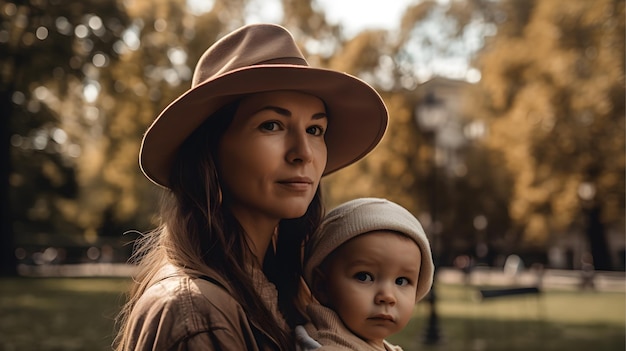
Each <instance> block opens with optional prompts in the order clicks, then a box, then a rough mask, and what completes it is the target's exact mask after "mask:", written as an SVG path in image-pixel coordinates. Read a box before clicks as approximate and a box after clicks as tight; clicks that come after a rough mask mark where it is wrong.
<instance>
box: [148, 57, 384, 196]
mask: <svg viewBox="0 0 626 351" xmlns="http://www.w3.org/2000/svg"><path fill="white" fill-rule="evenodd" d="M276 90H296V91H301V92H304V93H308V94H311V95H314V96H317V97H319V98H320V99H322V100H323V101H324V102H325V104H326V108H327V111H326V112H327V114H328V130H327V132H326V136H325V140H326V146H327V149H328V160H327V164H326V168H325V170H324V175H328V174H330V173H332V172H335V171H337V170H339V169H341V168H343V167H345V166H348V165H350V164H352V163H354V162H356V161H358V160H360V159H361V158H363V157H364V156H365V155H366V154H367V153H369V152H370V151H371V150H372V149H373V148H374V147H375V146H376V145H377V144H378V143H379V141H380V140H381V139H382V137H383V135H384V133H385V130H386V128H387V122H388V115H387V109H386V107H385V104H384V102H383V100H382V98H381V97H380V95H379V94H378V93H377V92H376V91H375V90H374V89H373V88H372V87H371V86H369V85H368V84H367V83H365V82H364V81H362V80H360V79H358V78H356V77H354V76H351V75H349V74H346V73H341V72H337V71H332V70H327V69H322V68H313V67H309V66H298V65H274V64H271V65H257V66H252V67H246V68H242V69H239V70H234V71H230V72H228V73H226V74H223V75H221V76H218V77H216V78H214V79H211V80H209V81H207V82H204V83H202V84H198V85H197V86H196V87H194V88H192V89H190V90H188V91H187V92H185V93H184V94H183V95H181V96H180V97H179V98H178V99H176V100H175V101H174V102H172V103H171V104H170V105H169V106H167V107H166V108H165V109H164V110H163V111H162V112H161V114H160V115H159V116H158V117H157V118H156V120H155V121H154V122H153V123H152V125H151V126H150V127H149V128H148V130H147V132H146V133H145V135H144V138H143V141H142V144H141V150H140V155H139V163H140V166H141V169H142V171H143V173H144V174H145V175H146V177H147V178H148V179H150V180H151V181H152V182H154V183H156V184H158V185H161V186H164V187H168V179H169V174H170V169H171V166H172V163H173V161H174V158H175V157H176V153H177V151H178V149H179V148H180V146H181V145H182V144H183V142H184V141H185V139H186V138H187V137H188V136H189V135H191V133H192V132H193V131H194V130H195V129H196V128H198V127H199V126H200V125H201V124H202V122H204V121H205V120H206V119H207V118H208V117H210V116H211V114H213V113H214V112H215V111H217V110H218V109H219V108H220V107H222V106H224V105H225V104H227V103H228V102H230V101H233V100H234V99H235V98H236V97H238V96H242V95H247V94H251V93H258V92H266V91H276Z"/></svg>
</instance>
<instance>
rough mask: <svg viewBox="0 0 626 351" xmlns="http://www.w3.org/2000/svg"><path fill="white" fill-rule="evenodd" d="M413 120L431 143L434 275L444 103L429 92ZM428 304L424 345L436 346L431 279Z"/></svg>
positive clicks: (438, 337) (437, 335)
mask: <svg viewBox="0 0 626 351" xmlns="http://www.w3.org/2000/svg"><path fill="white" fill-rule="evenodd" d="M415 112H416V113H415V119H416V122H417V124H418V125H419V127H420V130H422V131H423V132H424V133H425V135H427V136H428V138H429V141H430V142H431V145H432V148H433V153H432V163H431V167H432V172H431V175H432V185H431V193H430V217H431V220H430V227H429V232H430V234H431V240H432V246H433V262H434V264H435V275H436V272H437V268H438V266H439V244H438V242H437V241H438V235H437V232H438V231H439V229H440V228H439V225H438V218H437V154H436V153H437V147H438V145H437V144H438V143H437V134H438V133H439V132H440V130H441V128H442V127H443V126H444V124H445V123H446V120H447V118H448V112H447V110H446V106H445V104H444V102H443V101H442V100H440V99H438V98H437V97H436V96H435V94H434V93H433V92H429V93H428V94H427V95H426V96H425V98H424V99H423V101H421V103H420V104H419V106H418V107H417V109H416V111H415ZM428 302H429V304H430V315H429V318H428V326H427V329H426V333H425V335H424V343H425V344H430V345H432V344H438V343H439V342H440V341H441V331H440V328H439V316H438V315H437V306H436V305H437V295H436V292H435V280H434V277H433V286H432V288H431V290H430V294H429V297H428Z"/></svg>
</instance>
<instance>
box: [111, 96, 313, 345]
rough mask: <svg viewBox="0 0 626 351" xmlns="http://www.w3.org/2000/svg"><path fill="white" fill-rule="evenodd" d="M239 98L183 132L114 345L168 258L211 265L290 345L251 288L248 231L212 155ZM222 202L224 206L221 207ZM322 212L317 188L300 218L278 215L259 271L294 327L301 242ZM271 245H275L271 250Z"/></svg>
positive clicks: (139, 246) (252, 314) (138, 252)
mask: <svg viewBox="0 0 626 351" xmlns="http://www.w3.org/2000/svg"><path fill="white" fill-rule="evenodd" d="M237 106H238V103H237V102H235V103H231V104H229V105H226V106H225V107H223V108H222V109H220V110H219V111H217V112H216V113H215V114H213V115H212V116H211V117H210V118H208V119H207V120H206V121H205V122H204V123H203V124H202V125H201V126H200V127H199V128H198V129H196V130H195V131H194V133H193V134H192V135H191V136H189V137H188V138H187V140H186V141H185V142H184V144H183V145H182V146H181V148H180V150H179V151H178V154H177V158H176V161H175V163H174V166H173V169H172V172H171V175H170V179H169V184H170V189H171V191H166V192H165V194H164V199H163V202H162V208H161V224H160V225H159V227H158V228H156V229H155V230H154V231H152V232H149V233H148V234H146V235H145V236H143V237H142V238H141V239H140V240H138V241H137V242H136V243H135V252H134V254H133V257H132V259H133V260H136V261H137V262H138V263H139V272H138V274H137V278H136V282H137V283H136V284H135V285H134V286H133V289H132V290H131V292H130V296H129V299H128V302H127V303H126V305H125V306H124V307H123V309H122V312H121V313H120V316H119V318H118V323H119V325H120V333H119V335H118V336H117V338H116V341H115V344H116V348H117V349H118V350H122V349H123V348H124V346H125V345H127V344H128V342H129V339H128V338H129V337H130V330H129V327H130V326H129V325H128V324H127V322H128V317H129V315H130V313H131V310H132V309H133V307H134V305H135V303H136V302H137V300H138V299H139V297H140V296H141V294H142V293H143V292H144V291H145V290H146V289H147V288H148V287H149V286H150V285H151V284H152V282H151V281H152V280H153V278H154V277H155V275H156V274H157V272H158V271H159V269H160V268H161V267H163V266H164V265H165V264H168V263H171V264H174V265H176V266H178V267H185V268H191V269H195V270H198V271H200V272H202V271H205V270H206V268H207V267H210V268H211V269H213V270H214V271H217V272H218V273H219V274H221V275H223V276H224V277H225V278H226V279H227V280H228V281H229V283H230V284H232V287H233V290H234V293H235V294H236V296H234V297H235V299H237V301H238V302H239V303H240V304H241V305H242V306H243V309H244V310H245V311H246V313H247V315H248V318H249V319H250V320H252V321H255V322H257V323H256V324H258V325H263V326H264V327H265V328H266V329H267V332H268V333H270V334H271V335H272V337H273V338H275V339H276V340H277V341H278V342H279V344H280V347H281V349H291V348H292V346H293V344H294V341H293V339H292V336H291V332H290V331H288V330H283V329H282V328H281V327H280V326H279V324H278V323H268V321H273V320H275V318H274V317H273V315H272V314H271V312H270V311H269V309H268V308H267V307H266V306H265V305H264V303H263V301H262V300H261V298H260V297H259V295H258V294H257V293H256V291H255V289H254V286H253V282H252V279H251V275H250V273H249V267H250V265H251V264H252V262H254V260H255V259H254V255H253V253H252V251H251V249H250V247H249V246H248V244H247V240H246V238H245V232H244V229H243V228H242V226H241V225H240V224H239V222H238V221H237V220H236V219H235V217H234V216H233V214H232V212H231V211H230V209H229V207H228V206H227V204H228V195H227V194H224V193H222V189H221V185H220V181H219V177H218V171H217V168H216V159H215V155H216V154H217V147H218V144H219V141H220V138H221V136H222V135H223V134H224V132H225V130H226V129H227V128H228V126H229V124H230V122H231V121H232V119H233V116H234V113H235V111H236V109H237ZM225 204H226V206H225ZM322 216H323V205H322V199H321V192H320V189H317V192H316V194H315V196H314V198H313V201H312V202H311V204H310V205H309V208H308V209H307V212H306V213H305V215H304V216H302V217H300V218H296V219H285V220H282V221H281V222H280V224H279V226H278V233H277V234H278V235H277V240H276V243H275V245H270V247H269V248H268V250H267V253H266V256H265V259H264V264H263V271H264V273H265V275H266V276H267V278H268V279H269V280H270V281H271V282H272V283H274V284H275V285H276V288H277V290H278V292H279V294H278V300H279V301H278V306H279V309H280V310H281V312H282V313H283V315H284V316H285V319H286V320H287V323H288V324H289V325H290V326H291V327H292V328H293V327H294V326H295V325H296V324H298V323H302V321H303V315H302V314H301V312H300V311H301V306H299V305H298V294H299V292H300V284H301V276H302V268H301V253H302V247H303V245H304V241H305V240H306V239H307V238H308V236H309V235H310V234H311V233H312V232H313V230H315V228H316V227H317V226H318V225H319V223H320V221H321V218H322ZM274 248H275V249H274Z"/></svg>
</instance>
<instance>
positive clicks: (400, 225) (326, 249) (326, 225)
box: [304, 198, 435, 301]
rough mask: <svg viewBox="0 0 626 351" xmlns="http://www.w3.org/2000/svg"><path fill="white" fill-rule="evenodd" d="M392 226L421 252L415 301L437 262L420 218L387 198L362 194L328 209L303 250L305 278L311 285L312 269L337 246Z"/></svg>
mask: <svg viewBox="0 0 626 351" xmlns="http://www.w3.org/2000/svg"><path fill="white" fill-rule="evenodd" d="M377 230H391V231H395V232H399V233H402V234H404V235H406V236H407V237H409V238H411V239H413V241H415V243H417V246H418V247H419V248H420V251H421V253H422V264H421V267H420V274H419V281H418V282H417V292H416V296H415V301H419V300H421V299H422V298H424V296H426V294H428V292H429V291H430V288H431V286H432V284H433V274H434V271H435V265H434V264H433V258H432V253H431V249H430V243H429V242H428V238H427V237H426V233H424V229H423V228H422V225H421V224H420V222H419V221H418V220H417V218H415V216H413V215H412V214H411V213H410V212H409V211H408V210H407V209H405V208H404V207H402V206H400V205H398V204H396V203H394V202H391V201H389V200H386V199H379V198H360V199H356V200H351V201H348V202H346V203H344V204H342V205H340V206H338V207H336V208H335V209H333V210H332V211H330V212H328V214H327V215H326V217H325V218H324V220H323V221H322V224H321V225H320V227H319V228H318V229H317V230H316V231H315V233H314V234H313V236H312V237H311V239H310V241H309V243H308V244H307V246H306V248H305V253H304V280H305V281H306V282H307V284H308V285H309V286H312V281H313V271H314V270H315V268H316V267H318V266H319V265H320V264H322V262H323V261H324V259H325V258H326V257H327V256H328V255H329V254H330V253H331V252H333V251H334V250H335V249H337V248H338V247H339V246H341V245H342V244H343V243H345V242H347V241H348V240H350V239H352V238H354V237H356V236H359V235H361V234H365V233H369V232H372V231H377Z"/></svg>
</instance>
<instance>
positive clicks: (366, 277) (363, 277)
mask: <svg viewBox="0 0 626 351" xmlns="http://www.w3.org/2000/svg"><path fill="white" fill-rule="evenodd" d="M354 278H356V280H358V281H361V282H371V281H373V280H374V278H373V277H372V275H371V274H369V273H367V272H359V273H357V274H355V275H354Z"/></svg>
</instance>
